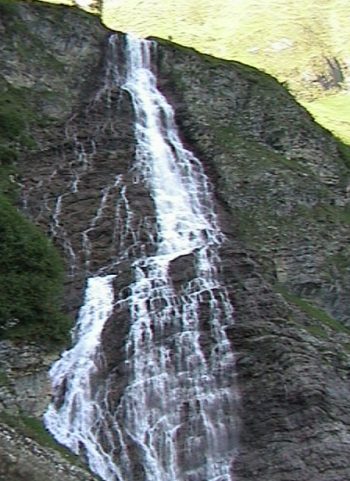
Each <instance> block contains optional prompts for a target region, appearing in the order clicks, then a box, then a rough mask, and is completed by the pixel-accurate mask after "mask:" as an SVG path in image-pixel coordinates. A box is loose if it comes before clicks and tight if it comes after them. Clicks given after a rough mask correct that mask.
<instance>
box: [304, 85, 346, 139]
mask: <svg viewBox="0 0 350 481" xmlns="http://www.w3.org/2000/svg"><path fill="white" fill-rule="evenodd" d="M304 106H305V108H306V109H308V110H309V112H311V114H312V115H313V116H314V118H315V120H316V121H317V122H319V123H322V124H323V125H325V126H327V128H328V129H329V130H330V131H331V132H332V133H333V134H335V135H336V136H337V137H339V138H340V139H341V140H342V141H343V142H346V143H349V144H350V94H349V93H339V94H335V95H330V96H327V97H323V98H320V99H318V100H314V101H313V102H305V103H304Z"/></svg>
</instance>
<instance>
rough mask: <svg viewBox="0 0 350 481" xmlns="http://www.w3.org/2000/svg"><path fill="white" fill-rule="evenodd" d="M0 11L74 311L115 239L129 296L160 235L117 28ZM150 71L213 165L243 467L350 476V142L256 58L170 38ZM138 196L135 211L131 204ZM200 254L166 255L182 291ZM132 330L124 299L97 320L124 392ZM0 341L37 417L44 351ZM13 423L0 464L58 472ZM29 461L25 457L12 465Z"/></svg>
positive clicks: (265, 477) (8, 394)
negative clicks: (104, 321) (324, 125)
mask: <svg viewBox="0 0 350 481" xmlns="http://www.w3.org/2000/svg"><path fill="white" fill-rule="evenodd" d="M6 12H7V13H6V14H5V15H3V16H2V17H1V20H0V24H1V31H2V32H3V33H5V34H6V35H4V37H3V38H4V42H3V44H2V51H1V57H0V58H1V60H0V61H1V78H0V80H1V82H2V84H3V85H5V86H7V88H8V89H9V88H15V89H21V95H22V96H23V98H24V99H25V100H26V102H25V104H26V105H27V108H28V112H27V118H28V119H31V121H30V122H29V120H28V122H27V127H26V128H27V131H28V133H30V136H31V138H32V139H33V144H32V145H31V147H30V148H28V146H22V145H20V146H19V147H18V149H19V152H18V162H17V166H16V167H17V174H16V177H15V178H14V182H16V183H17V185H18V186H19V187H20V190H21V196H20V202H19V207H20V208H21V209H22V211H23V212H24V213H25V215H27V216H28V217H29V218H30V219H32V220H33V222H35V223H36V224H37V225H38V226H39V227H40V228H41V229H42V230H43V231H44V232H46V233H47V234H48V235H49V236H50V237H51V238H52V239H53V240H54V242H55V244H56V245H57V247H58V248H59V249H60V250H61V252H62V254H63V255H64V257H65V259H66V267H67V276H66V297H65V300H66V303H65V310H66V312H67V314H68V315H70V316H72V317H73V316H74V315H75V313H76V311H77V309H78V307H79V305H80V304H81V301H82V292H83V288H84V282H85V279H86V277H87V276H88V275H90V274H91V273H99V272H101V269H102V267H103V266H104V265H105V260H106V259H112V260H113V259H114V257H115V256H116V252H115V251H114V250H111V245H112V246H113V249H117V250H118V251H119V253H121V252H122V253H124V254H125V255H124V260H123V261H122V262H119V263H118V265H117V266H116V269H117V271H118V272H117V273H118V277H117V279H116V281H115V287H116V291H117V292H118V294H119V297H120V298H123V296H126V295H127V286H128V285H129V283H130V279H131V276H132V273H131V269H130V265H129V262H128V258H130V257H131V258H132V256H134V255H136V254H137V251H138V250H139V249H142V250H143V251H145V252H148V251H149V249H150V248H151V247H150V246H151V243H150V242H149V239H150V238H151V237H152V235H154V229H155V226H154V213H153V211H154V209H153V203H152V200H151V199H150V198H149V196H148V194H147V192H146V191H144V190H143V188H142V187H141V184H135V183H134V182H133V177H134V175H135V173H134V171H133V169H132V159H133V156H134V149H135V145H134V135H133V112H132V107H131V103H130V100H129V98H128V95H127V94H126V93H123V92H121V91H120V89H119V88H117V87H116V88H114V89H111V88H110V86H109V85H107V83H106V77H105V75H106V72H107V77H108V75H110V76H111V75H117V74H118V72H117V70H116V69H115V67H114V66H113V65H111V64H110V63H109V60H110V59H109V57H108V36H109V32H108V31H107V30H106V29H104V28H103V27H102V26H101V25H100V24H99V23H98V21H97V20H96V19H94V18H93V17H91V16H89V15H87V14H84V13H81V12H80V13H79V12H77V11H76V10H75V9H69V8H66V7H53V6H46V5H43V4H36V3H35V2H33V3H27V2H26V3H18V4H16V5H15V9H12V8H11V9H7V10H6ZM19 26H21V28H19ZM52 39H54V40H55V41H54V42H53V41H52ZM120 50H121V52H120V54H122V40H121V41H120ZM154 68H155V69H156V70H157V75H158V79H159V86H160V88H161V89H162V90H163V91H164V92H165V93H166V95H167V97H168V98H169V99H170V100H171V101H172V103H173V105H174V106H175V108H176V115H177V120H178V124H179V126H180V131H181V134H182V137H183V139H184V141H185V142H186V143H187V145H188V146H189V147H190V148H191V149H193V150H194V151H195V152H196V153H197V154H198V156H199V157H200V158H201V160H202V161H203V164H204V168H205V170H206V172H207V174H208V175H209V177H210V179H211V182H212V184H213V188H214V191H215V195H216V208H217V211H218V213H219V218H220V222H221V226H222V229H223V231H224V233H225V235H226V242H225V244H224V245H223V248H222V253H221V257H222V265H221V271H222V272H221V274H222V278H223V279H224V282H225V285H226V286H227V288H228V290H229V293H230V296H231V298H232V302H233V305H234V307H235V317H236V324H235V326H234V327H233V328H231V329H230V333H229V334H230V339H231V340H232V344H233V347H234V349H235V351H236V353H237V373H238V382H239V386H240V393H241V408H240V417H241V441H240V456H239V458H238V460H237V462H236V464H235V465H234V466H233V470H234V471H235V473H236V478H237V481H253V480H254V481H255V480H256V479H259V481H271V480H276V481H279V480H282V479H283V480H290V481H292V480H295V479H298V480H300V481H304V480H305V481H329V480H330V479H331V480H332V481H347V480H348V479H349V477H350V472H349V467H348V465H347V463H348V457H349V445H350V444H349V442H350V438H349V424H350V419H349V415H348V413H347V409H346V406H347V404H348V403H349V399H350V392H349V384H348V375H349V364H350V357H349V345H350V335H349V332H350V331H349V326H350V311H349V306H348V303H347V302H346V293H347V292H348V288H349V285H350V274H349V269H348V268H347V264H346V262H347V260H348V259H349V251H348V249H349V247H348V241H349V232H348V222H349V211H348V201H349V198H348V184H349V158H350V156H349V153H348V151H347V149H346V148H345V147H344V146H342V145H340V144H339V143H337V142H336V141H335V140H334V138H333V137H332V136H331V135H330V134H329V133H328V132H326V131H324V130H323V129H321V128H320V127H319V126H317V125H316V124H315V123H314V122H313V120H312V119H311V118H310V116H309V115H308V114H307V112H306V111H305V110H303V109H302V108H301V107H300V106H299V105H298V104H297V103H296V102H295V101H294V99H293V98H292V97H291V96H290V95H289V94H288V93H287V92H286V91H285V90H284V89H283V88H282V87H281V86H280V85H279V84H278V83H277V82H276V81H275V80H274V79H272V78H271V77H269V76H267V75H265V74H262V73H260V72H258V71H256V70H254V69H252V68H250V67H246V66H244V65H242V64H239V63H234V62H225V61H221V60H219V59H214V58H212V57H208V56H203V55H199V54H198V53H196V52H195V51H192V50H190V49H185V48H181V47H179V46H176V45H173V44H171V43H169V42H162V41H160V43H159V46H158V48H157V52H156V53H155V56H154ZM120 176H123V178H124V180H125V183H124V184H123V185H122V184H121V183H120V182H119V180H120ZM125 185H126V186H127V189H128V196H127V197H126V196H125V191H124V190H123V189H124V188H125V187H124V186H125ZM129 186H133V187H132V188H131V187H130V188H129ZM130 206H131V207H132V212H140V216H138V215H133V216H131V215H130V214H128V213H130V211H131V209H130ZM141 214H142V215H141ZM134 239H137V243H136V242H134V241H133V240H134ZM91 252H94V255H93V256H91V255H90V253H91ZM191 262H192V261H191V258H179V259H177V260H176V261H174V263H173V265H172V268H171V269H172V278H173V281H174V284H176V286H178V287H179V288H181V284H182V283H183V282H186V280H187V279H188V278H190V277H191V269H192V266H191ZM101 273H102V272H101ZM103 273H104V272H103ZM127 327H128V326H127V312H124V311H123V309H121V310H120V312H119V313H118V324H112V323H109V324H108V326H107V328H106V329H105V332H104V333H103V342H104V352H105V356H106V357H105V365H104V367H105V368H106V369H108V368H109V367H111V366H114V370H113V379H112V380H111V382H113V385H114V386H115V392H114V393H113V396H114V397H115V398H117V397H118V395H119V394H118V392H120V390H121V389H122V388H123V364H122V363H121V361H122V359H123V358H122V351H123V341H124V337H125V335H126V332H127ZM111 338H113V339H115V340H116V343H115V344H113V346H112V345H111V343H110V339H111ZM0 355H1V358H0V359H1V362H2V366H4V368H2V371H4V373H5V374H4V376H3V378H4V379H3V382H2V384H3V386H2V387H1V389H0V401H1V403H2V404H1V406H2V409H3V410H6V411H7V415H9V414H11V415H18V414H23V413H25V414H26V415H28V416H38V415H40V414H41V413H42V410H43V409H44V405H45V404H46V402H47V399H48V396H49V392H48V385H47V383H46V382H45V381H44V372H45V371H46V369H47V367H48V364H49V363H50V362H51V357H50V356H49V355H48V354H47V352H46V351H45V350H44V351H42V350H41V349H39V348H38V347H37V346H35V345H31V346H23V345H22V346H20V347H18V346H16V345H12V344H9V343H6V342H5V343H3V344H2V350H1V351H0ZM5 377H6V380H7V381H6V382H5ZM6 383H7V384H6ZM33 393H34V394H33ZM24 395H25V397H26V400H25V401H23V402H22V401H20V400H19V399H20V398H21V397H23V396H24ZM4 422H5V421H4ZM11 429H12V428H9V427H6V426H5V425H2V428H1V429H0V433H2V434H1V436H2V437H0V442H1V443H2V442H3V441H2V440H6V439H9V440H10V441H9V442H8V443H7V444H6V449H5V451H4V454H3V455H2V456H3V460H0V461H1V463H0V464H1V466H5V467H4V468H3V472H0V478H1V476H2V479H7V481H8V480H10V481H12V480H13V481H14V480H17V479H22V478H23V479H24V477H29V476H31V477H32V479H34V480H38V481H40V480H41V479H48V478H49V477H52V478H53V479H56V478H55V476H56V475H54V474H52V473H53V471H54V470H55V469H56V468H55V466H57V464H56V461H53V460H52V458H50V456H48V455H47V453H48V452H49V451H47V450H48V449H49V448H47V447H45V448H40V449H44V454H40V453H42V451H40V449H39V448H38V450H39V451H38V454H36V453H35V452H34V451H35V449H36V447H35V449H34V448H33V449H32V448H30V447H28V446H29V445H27V444H26V443H24V442H22V441H20V439H22V438H19V437H18V436H21V434H20V433H18V432H17V433H16V432H14V431H12V430H11ZM4 442H5V441H4ZM33 443H35V442H34V441H33ZM29 444H30V446H32V447H33V446H34V445H35V446H37V445H36V444H31V442H30V443H29ZM19 445H21V447H20V448H19ZM33 452H34V454H33ZM23 453H24V454H23ZM19 458H20V459H21V462H22V467H23V470H24V471H23V472H22V471H21V469H22V468H21V467H20V465H18V464H17V465H16V466H17V468H16V469H17V471H16V469H15V468H14V467H13V466H14V462H16V461H14V460H17V459H19ZM44 458H45V459H44ZM2 461H3V462H2ZM57 462H58V463H60V461H57ZM11 463H12V464H11ZM41 463H44V464H41ZM44 465H45V467H43V468H40V469H39V470H38V467H40V466H44ZM31 466H33V467H31ZM26 469H29V471H26ZM62 469H63V468H62ZM67 469H68V468H67ZM69 469H70V468H69ZM39 471H40V473H41V474H39ZM23 473H24V474H23ZM25 473H27V474H25ZM43 473H44V474H43ZM64 476H66V478H65V477H64ZM64 476H63V475H62V476H60V477H61V479H62V478H63V479H67V480H69V479H85V478H84V477H79V476H83V475H81V474H77V473H74V472H72V471H69V472H68V474H65V475H64ZM56 477H57V476H56ZM86 479H89V478H86Z"/></svg>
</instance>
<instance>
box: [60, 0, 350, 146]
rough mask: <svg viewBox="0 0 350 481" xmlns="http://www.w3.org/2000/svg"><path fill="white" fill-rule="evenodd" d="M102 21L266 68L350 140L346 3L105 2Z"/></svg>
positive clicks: (343, 0) (232, 0)
mask: <svg viewBox="0 0 350 481" xmlns="http://www.w3.org/2000/svg"><path fill="white" fill-rule="evenodd" d="M52 1H54V3H61V2H62V0H52ZM62 3H72V0H63V2H62ZM103 21H104V23H106V25H107V26H109V27H110V28H112V29H115V30H122V31H128V32H134V33H136V34H138V35H140V36H157V37H162V38H171V39H172V40H174V41H175V42H177V43H181V44H183V45H188V46H192V47H194V48H196V49H197V50H199V51H201V52H206V53H209V54H212V55H215V56H218V57H222V58H227V59H234V60H239V61H241V62H244V63H247V64H249V65H253V66H255V67H257V68H259V69H260V70H264V71H266V72H268V73H270V74H272V75H274V76H275V77H277V78H278V79H279V80H280V81H282V82H284V83H285V85H286V86H287V87H288V88H289V89H290V90H291V91H292V93H293V94H294V95H296V97H297V98H298V99H299V101H300V102H301V103H304V104H305V105H306V106H307V108H309V109H310V111H311V112H312V113H313V114H314V115H315V117H316V118H317V120H318V121H319V122H320V123H323V124H324V125H325V126H326V127H328V128H329V129H330V130H333V131H334V132H335V133H336V134H337V135H338V136H340V137H342V138H346V139H349V135H350V134H349V133H348V129H347V127H348V124H347V120H346V119H347V112H349V107H348V105H350V99H349V100H348V97H346V96H345V95H340V96H339V95H338V94H339V90H341V91H342V92H344V91H345V90H346V89H347V87H348V82H350V2H349V1H348V0H104V1H103ZM335 60H336V62H338V63H339V65H340V67H341V69H342V74H343V75H344V78H343V79H342V80H343V81H342V82H341V83H340V84H339V85H338V86H333V87H332V88H328V90H327V89H326V90H325V89H324V88H322V87H321V84H320V82H319V81H318V80H319V79H318V78H319V77H324V79H325V82H326V83H327V82H328V81H329V80H330V79H331V80H332V78H331V77H332V76H331V72H330V66H329V62H331V63H332V62H334V61H335ZM348 71H349V73H348ZM347 77H349V78H347ZM328 87H329V85H328ZM330 95H331V97H329V96H330ZM325 96H327V99H325V98H323V97H325ZM333 96H334V97H333ZM328 97H329V98H328ZM319 99H321V101H320V102H319ZM334 105H337V108H335V107H334ZM338 114H339V118H338V117H337V116H338Z"/></svg>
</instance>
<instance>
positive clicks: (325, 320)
mask: <svg viewBox="0 0 350 481" xmlns="http://www.w3.org/2000/svg"><path fill="white" fill-rule="evenodd" d="M275 290H276V291H277V292H279V293H280V294H282V296H283V297H284V298H285V300H286V301H287V302H289V303H291V304H293V305H295V306H296V307H298V308H299V309H300V310H301V311H302V312H304V313H305V314H306V315H307V316H308V317H310V318H311V319H315V320H316V321H319V323H320V324H319V325H314V326H306V327H307V330H309V331H310V332H311V333H313V334H315V335H317V336H319V337H326V331H325V330H324V329H323V328H322V326H326V327H328V328H330V329H332V330H333V331H335V332H344V333H346V334H349V335H350V328H348V327H346V326H345V325H344V324H342V323H341V322H340V321H338V320H337V319H334V318H333V317H331V316H330V315H329V314H327V312H325V311H324V310H323V309H321V308H320V307H318V306H315V305H313V304H311V302H310V301H308V300H307V299H304V298H302V297H299V296H297V295H295V294H293V293H291V292H289V291H288V290H287V289H286V288H285V287H284V286H282V285H279V284H276V285H275Z"/></svg>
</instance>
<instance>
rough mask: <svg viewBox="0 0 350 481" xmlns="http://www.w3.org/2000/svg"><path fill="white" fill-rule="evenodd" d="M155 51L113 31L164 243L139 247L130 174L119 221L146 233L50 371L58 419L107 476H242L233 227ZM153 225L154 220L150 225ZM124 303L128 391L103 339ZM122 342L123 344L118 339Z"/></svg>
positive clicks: (125, 253) (141, 171) (138, 156)
mask: <svg viewBox="0 0 350 481" xmlns="http://www.w3.org/2000/svg"><path fill="white" fill-rule="evenodd" d="M121 42H125V45H123V49H121V48H118V45H120V44H121ZM121 50H122V51H123V56H124V57H123V58H122V60H120V59H119V58H117V52H120V51H121ZM155 50H156V44H155V43H154V42H150V41H146V40H139V39H136V38H133V37H130V36H127V37H126V38H125V40H123V39H122V37H117V36H114V35H113V36H112V37H111V38H110V54H111V58H110V61H109V64H108V66H107V74H106V80H105V85H104V87H103V89H104V90H106V89H107V90H108V89H112V88H115V87H116V86H117V87H118V88H119V89H120V90H121V91H122V92H124V95H126V94H127V95H129V96H130V98H131V101H132V104H133V107H134V114H135V140H136V153H135V161H134V165H133V167H132V171H133V179H134V180H133V182H134V183H135V184H142V185H144V186H145V187H146V188H147V191H148V192H149V196H150V197H151V199H152V203H153V206H154V213H155V214H154V219H155V220H154V223H155V232H156V234H155V235H152V234H149V236H148V239H147V242H148V243H150V244H151V247H152V248H151V249H144V248H143V247H142V246H140V248H139V249H138V250H137V252H138V253H139V255H138V256H136V257H135V256H134V255H132V254H131V252H134V251H133V250H132V249H129V248H130V247H131V245H128V242H129V244H130V242H131V243H132V244H142V242H143V240H142V239H141V236H139V235H138V233H137V232H133V233H132V236H130V235H129V234H130V226H129V222H130V225H132V222H131V220H132V219H133V217H134V216H135V215H136V213H134V212H132V211H131V210H130V209H131V207H130V205H129V202H128V200H127V199H128V191H129V190H130V188H131V187H130V186H127V185H124V186H122V176H118V177H116V179H117V181H115V182H114V184H113V186H114V187H115V186H118V188H119V200H118V201H117V202H116V216H115V222H116V223H117V225H118V229H120V230H123V228H124V230H125V233H128V237H131V238H132V241H128V242H127V241H126V237H127V236H126V235H125V236H124V238H122V239H121V241H120V243H119V249H120V246H123V249H122V252H115V253H114V254H113V256H111V263H110V265H109V266H106V271H108V273H109V275H107V276H106V275H102V272H101V271H100V272H96V273H93V275H92V276H91V277H90V278H89V280H88V283H87V289H86V293H85V302H84V305H83V306H82V307H81V309H80V313H79V317H78V321H77V325H76V327H75V329H74V338H73V347H72V348H71V349H70V350H68V351H66V352H65V353H64V354H63V355H62V357H61V359H60V360H59V361H57V362H56V363H55V364H54V366H53V367H52V369H51V371H50V375H51V379H52V386H53V401H52V403H51V405H50V406H49V408H48V410H47V412H46V414H45V424H46V426H47V428H48V429H49V430H50V431H51V432H52V434H53V435H54V436H55V437H56V439H57V440H58V441H59V442H60V443H62V444H64V445H66V446H67V447H69V448H70V449H71V450H72V451H73V452H75V453H77V454H83V455H84V456H85V458H86V460H87V462H88V463H89V465H90V467H91V469H92V470H93V471H94V472H96V473H97V474H98V475H99V476H101V477H102V478H103V479H104V480H106V481H112V480H113V481H114V480H115V481H134V480H135V481H136V480H144V481H214V480H215V481H229V480H232V474H231V470H232V461H233V458H234V455H235V452H236V449H237V440H236V437H237V423H236V410H237V408H236V404H237V393H236V389H235V370H234V356H233V353H232V350H231V347H230V343H229V341H228V339H227V336H226V333H225V329H226V328H227V327H228V326H229V325H230V324H231V323H232V319H233V310H232V307H231V304H230V302H229V299H228V294H227V292H226V289H225V287H224V286H223V285H222V283H221V281H220V276H219V273H218V268H219V265H220V258H219V249H220V246H221V244H222V242H223V240H224V237H223V235H222V233H221V232H220V228H219V225H218V219H217V216H216V214H215V210H214V205H213V199H212V195H211V192H210V186H209V183H208V179H207V177H206V175H205V173H204V170H203V168H202V165H201V163H200V161H199V160H198V159H197V158H196V157H195V156H194V155H193V154H192V153H191V152H189V151H188V150H187V149H186V148H185V147H184V146H183V144H182V142H181V139H180V137H179V134H178V131H177V128H176V125H175V121H174V112H173V109H172V108H171V106H170V105H169V103H168V102H167V100H166V98H165V97H164V96H163V95H162V93H161V92H160V91H159V90H158V88H157V79H156V77H155V75H154V73H153V72H152V68H151V58H152V54H153V52H154V51H155ZM120 72H121V73H120ZM100 94H101V93H100ZM112 97H113V96H112V95H108V99H109V106H108V108H113V104H110V102H112ZM109 191H110V189H109V188H108V186H107V187H106V188H105V189H104V191H103V193H102V195H101V206H100V208H99V210H98V211H97V213H96V217H95V220H94V219H93V220H92V221H91V223H90V226H89V228H88V229H87V231H85V233H83V238H84V242H83V245H84V246H85V248H86V250H87V253H86V258H87V259H88V260H89V259H90V258H92V257H93V255H94V253H93V252H92V251H91V245H90V243H89V239H88V234H89V232H90V230H91V229H93V228H94V226H95V224H96V222H97V220H98V218H99V216H101V215H102V214H103V209H104V205H105V202H106V201H107V197H108V195H109ZM121 206H123V210H125V211H126V216H125V225H124V227H123V226H121V225H120V218H118V214H120V212H121ZM148 222H149V219H148V218H147V219H146V218H145V219H144V227H145V226H146V228H147V225H148ZM122 237H123V235H122ZM118 255H120V259H123V262H125V259H127V260H128V262H130V263H131V268H132V273H133V279H132V280H131V282H130V285H129V287H128V290H127V294H126V295H125V296H124V297H118V293H117V292H115V289H114V282H115V280H116V279H117V274H116V273H113V266H116V265H118ZM112 258H113V259H112ZM87 262H88V261H87ZM179 269H180V271H181V275H182V274H183V275H182V277H181V276H180V277H181V280H180V281H177V276H178V274H176V272H178V270H179ZM111 271H112V273H111ZM122 307H123V308H124V309H125V308H126V309H127V312H128V316H129V321H128V323H129V327H128V333H127V336H126V339H125V345H124V364H123V369H122V372H123V377H124V378H125V379H123V380H124V385H123V388H122V389H121V392H120V394H118V395H112V394H111V393H112V392H113V391H115V390H116V387H115V379H116V377H115V375H114V377H111V376H109V374H108V372H107V371H106V365H107V364H108V363H107V362H106V359H105V355H104V352H103V348H102V347H101V342H102V341H101V336H102V335H103V331H104V329H105V326H106V323H107V322H118V312H119V311H120V309H121V308H122ZM111 319H112V321H111ZM108 342H109V343H112V344H111V346H112V348H113V339H111V340H109V341H108Z"/></svg>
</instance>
